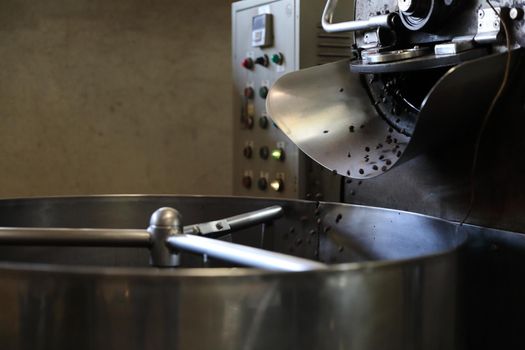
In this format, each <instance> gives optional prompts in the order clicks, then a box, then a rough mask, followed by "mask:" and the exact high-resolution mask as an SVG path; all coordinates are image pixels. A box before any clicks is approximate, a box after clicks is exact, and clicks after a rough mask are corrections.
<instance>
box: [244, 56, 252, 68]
mask: <svg viewBox="0 0 525 350" xmlns="http://www.w3.org/2000/svg"><path fill="white" fill-rule="evenodd" d="M241 65H242V66H243V67H244V68H246V69H252V68H253V60H252V59H251V58H249V57H247V58H245V59H244V60H243V61H242V63H241Z"/></svg>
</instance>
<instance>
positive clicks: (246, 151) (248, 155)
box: [242, 146, 253, 159]
mask: <svg viewBox="0 0 525 350" xmlns="http://www.w3.org/2000/svg"><path fill="white" fill-rule="evenodd" d="M242 154H243V155H244V157H246V158H248V159H250V158H251V157H252V154H253V149H252V147H251V146H246V147H244V149H243V150H242Z"/></svg>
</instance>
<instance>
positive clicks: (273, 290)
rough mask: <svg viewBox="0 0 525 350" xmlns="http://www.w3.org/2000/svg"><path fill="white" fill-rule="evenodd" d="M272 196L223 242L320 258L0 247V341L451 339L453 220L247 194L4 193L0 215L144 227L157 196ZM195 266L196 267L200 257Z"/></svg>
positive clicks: (241, 202) (189, 204) (187, 213)
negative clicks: (291, 268)
mask: <svg viewBox="0 0 525 350" xmlns="http://www.w3.org/2000/svg"><path fill="white" fill-rule="evenodd" d="M275 204H278V205H281V206H282V207H283V208H284V216H283V217H282V218H280V219H278V220H275V221H273V222H272V223H267V224H264V225H259V226H256V227H252V228H250V229H245V230H241V231H238V232H236V233H233V234H231V237H230V238H228V239H231V240H232V241H233V242H236V243H242V244H247V245H252V246H257V247H260V248H264V249H269V250H274V251H277V252H282V253H286V254H291V255H295V256H298V257H303V258H309V259H315V260H319V261H323V262H326V263H329V264H330V266H329V268H328V269H324V270H318V271H316V270H314V271H305V272H274V271H265V270H258V269H253V268H241V267H233V266H228V265H226V264H224V263H222V262H219V261H211V260H205V259H203V258H202V257H201V256H193V255H183V259H182V261H183V265H184V267H181V268H162V269H161V268H153V267H150V266H149V252H148V250H147V249H143V248H138V247H113V248H110V247H81V248H80V247H75V248H73V247H50V246H47V247H27V246H24V247H21V246H2V247H0V260H1V261H2V263H0V310H1V312H0V348H2V349H31V350H35V349H54V350H60V349H68V350H69V349H126V350H132V349H137V350H139V349H140V350H144V349H214V350H220V349H225V350H231V349H265V350H268V349H370V350H377V349H403V350H408V349H454V348H456V347H457V346H458V335H459V334H458V333H459V331H458V326H459V316H460V315H459V307H458V293H459V286H458V249H459V248H460V247H461V246H462V245H463V243H464V242H465V239H466V237H465V235H464V234H462V233H460V232H456V230H455V225H453V224H452V223H449V222H446V221H443V220H440V219H436V218H432V217H428V216H422V215H417V214H411V213H407V212H400V211H395V210H388V209H379V208H372V207H364V206H356V205H345V204H332V203H315V202H306V201H284V200H266V199H251V198H219V197H178V196H177V197H169V196H162V197H161V196H107V197H80V198H43V199H15V200H3V201H0V226H3V227H69V228H75V227H76V228H120V229H144V228H146V227H147V225H148V221H149V217H150V215H151V213H153V212H154V211H155V210H156V209H158V208H159V207H164V206H170V207H173V208H176V209H177V210H179V211H180V212H181V213H182V215H183V220H184V223H185V224H192V223H197V222H202V221H206V220H215V219H218V218H221V217H226V216H231V215H236V214H239V213H243V212H246V211H249V210H256V209H260V208H263V207H265V206H269V205H275ZM203 266H205V267H203Z"/></svg>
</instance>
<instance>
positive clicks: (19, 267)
mask: <svg viewBox="0 0 525 350" xmlns="http://www.w3.org/2000/svg"><path fill="white" fill-rule="evenodd" d="M151 198H173V199H182V200H188V201H191V200H206V199H207V198H209V199H211V200H218V199H226V200H237V199H240V200H241V201H254V200H255V201H260V202H261V203H263V202H264V203H266V202H267V201H265V200H264V199H261V198H252V197H241V198H236V197H227V196H226V197H221V196H217V197H215V196H210V197H206V196H194V195H168V196H160V197H159V196H154V195H144V194H141V195H88V196H43V197H30V198H13V199H10V198H5V199H2V200H0V205H1V204H3V203H11V204H15V203H16V204H18V205H19V206H22V205H23V204H24V202H27V201H28V202H29V203H31V202H39V201H46V200H51V201H54V200H57V201H64V200H65V201H67V200H79V199H80V200H88V201H96V200H118V199H128V200H134V201H140V200H142V199H145V200H147V199H151ZM275 202H276V203H281V204H283V205H286V203H294V202H304V203H307V202H308V201H304V200H291V199H286V200H276V201H275ZM320 203H322V204H324V205H326V206H327V207H328V208H329V207H332V206H334V205H336V206H338V207H348V208H352V207H356V208H369V209H371V210H378V211H384V212H395V213H397V214H398V215H401V214H406V215H413V216H417V217H421V218H428V219H432V220H436V221H441V222H445V223H451V222H450V221H448V220H445V219H442V218H439V217H433V216H430V215H424V214H419V213H413V212H408V211H403V210H397V209H389V208H381V207H372V206H364V205H355V204H349V203H329V202H324V203H323V202H320ZM466 239H467V236H466V235H465V234H461V235H460V237H459V239H458V241H457V242H456V243H454V244H452V246H451V247H449V248H447V249H444V250H440V251H435V252H432V253H427V254H423V255H421V256H413V257H405V258H400V259H392V260H390V259H389V260H368V261H355V262H344V263H338V264H334V265H331V266H329V268H328V269H324V270H310V271H294V272H288V271H286V272H283V271H271V270H263V269H257V268H249V267H237V268H235V269H231V268H222V267H218V268H177V269H160V270H155V271H152V268H151V267H102V266H83V265H57V264H47V263H25V262H10V261H0V272H5V271H18V272H52V273H64V274H67V275H70V274H79V275H93V274H99V273H102V274H103V275H104V276H115V277H116V276H122V277H126V276H140V277H152V278H157V277H161V276H164V277H176V276H178V277H197V278H210V277H221V276H228V277H242V276H261V275H283V274H312V275H315V274H319V273H323V274H325V273H330V272H341V271H345V270H363V269H371V268H384V267H388V266H400V265H405V264H410V263H412V262H415V261H426V260H432V259H436V258H440V257H444V256H447V255H450V254H452V253H453V252H455V251H457V250H458V249H460V248H461V247H462V246H463V245H464V244H465V242H466Z"/></svg>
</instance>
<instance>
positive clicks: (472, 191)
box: [459, 0, 512, 226]
mask: <svg viewBox="0 0 525 350" xmlns="http://www.w3.org/2000/svg"><path fill="white" fill-rule="evenodd" d="M487 3H488V4H489V6H490V8H491V9H492V10H493V11H494V12H495V13H496V15H497V16H498V17H499V19H500V22H501V24H502V26H503V31H504V32H505V42H506V46H507V60H506V63H505V70H504V73H503V79H502V80H501V84H500V87H499V89H498V91H497V92H496V95H494V98H493V99H492V102H491V103H490V106H489V108H488V109H487V113H486V114H485V116H484V117H483V122H482V123H481V127H480V129H479V132H478V135H477V138H476V143H475V144H474V156H473V159H472V166H471V168H470V201H469V206H468V210H467V212H466V214H465V217H464V218H463V220H461V222H460V224H459V226H462V225H463V224H464V223H465V222H466V221H467V220H468V218H469V217H470V214H471V213H472V208H473V207H474V202H475V200H476V185H475V177H476V170H477V167H478V160H479V151H480V145H481V141H482V139H483V134H484V132H485V129H486V127H487V124H488V121H489V119H490V116H491V115H492V112H493V111H494V107H496V104H497V102H498V100H499V99H500V97H501V95H502V94H503V91H504V90H505V88H506V86H507V83H508V81H509V75H510V64H511V58H512V54H511V46H510V45H511V43H510V32H509V29H508V27H507V24H506V23H505V21H504V19H503V18H502V17H501V14H500V13H499V12H498V11H497V10H496V9H495V8H494V6H493V5H492V4H491V3H490V0H487Z"/></svg>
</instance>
